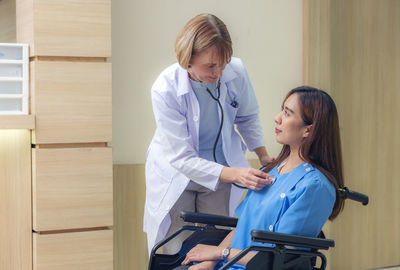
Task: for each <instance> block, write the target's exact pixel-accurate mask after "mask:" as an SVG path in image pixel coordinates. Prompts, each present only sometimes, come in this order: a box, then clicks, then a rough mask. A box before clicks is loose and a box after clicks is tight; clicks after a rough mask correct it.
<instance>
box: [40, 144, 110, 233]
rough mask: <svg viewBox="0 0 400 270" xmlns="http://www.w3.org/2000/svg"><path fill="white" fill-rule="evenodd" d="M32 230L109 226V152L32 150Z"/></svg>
mask: <svg viewBox="0 0 400 270" xmlns="http://www.w3.org/2000/svg"><path fill="white" fill-rule="evenodd" d="M32 181H33V182H32V199H33V200H32V211H33V230H35V231H49V230H63V229H76V228H92V227H103V226H111V225H113V181H112V150H111V148H109V147H99V148H63V149H44V148H43V149H33V150H32Z"/></svg>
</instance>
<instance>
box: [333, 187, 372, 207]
mask: <svg viewBox="0 0 400 270" xmlns="http://www.w3.org/2000/svg"><path fill="white" fill-rule="evenodd" d="M338 191H339V193H340V195H341V196H342V197H343V198H345V199H350V200H353V201H357V202H360V203H362V204H363V205H367V204H368V202H369V198H368V196H367V195H365V194H362V193H359V192H355V191H352V190H350V189H348V188H347V187H344V188H339V189H338Z"/></svg>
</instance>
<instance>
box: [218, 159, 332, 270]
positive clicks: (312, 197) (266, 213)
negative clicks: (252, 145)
mask: <svg viewBox="0 0 400 270" xmlns="http://www.w3.org/2000/svg"><path fill="white" fill-rule="evenodd" d="M269 174H270V175H273V176H275V182H274V183H273V184H272V185H271V186H269V187H265V188H263V189H262V190H259V191H254V190H249V191H248V192H247V195H246V197H245V198H244V200H243V201H242V203H241V204H240V205H239V206H238V207H237V208H236V215H237V216H238V217H239V220H238V224H237V227H236V231H235V235H234V237H233V240H232V245H231V247H232V248H235V249H241V250H242V249H245V248H246V247H248V246H250V245H258V246H271V244H262V243H258V242H252V241H251V236H250V232H251V230H266V231H271V232H279V233H287V234H295V235H301V236H309V237H316V236H317V235H318V234H319V232H320V231H321V229H322V227H323V226H324V224H325V222H326V221H327V219H328V218H329V216H330V214H331V212H332V209H333V206H334V204H335V200H336V192H335V187H334V186H333V184H332V183H331V182H330V181H329V180H328V179H327V178H326V177H325V175H323V174H322V173H321V172H320V171H319V170H318V169H316V168H314V167H313V166H311V165H310V164H308V163H303V164H301V165H299V166H297V167H296V168H295V169H293V170H292V171H290V172H288V173H285V174H282V175H279V174H278V169H277V167H275V168H273V169H272V170H271V171H270V172H269ZM220 266H221V265H220V264H219V265H218V266H217V267H216V268H215V269H218V268H219V267H220ZM229 269H245V267H244V266H240V265H234V266H233V267H231V268H229Z"/></svg>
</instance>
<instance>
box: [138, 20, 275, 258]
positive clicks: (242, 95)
mask: <svg viewBox="0 0 400 270" xmlns="http://www.w3.org/2000/svg"><path fill="white" fill-rule="evenodd" d="M232 52H233V50H232V42H231V38H230V35H229V33H228V30H227V28H226V26H225V24H224V23H223V22H222V21H221V20H220V19H218V18H217V17H216V16H214V15H211V14H200V15H197V16H196V17H194V18H193V19H191V20H190V21H189V22H188V23H187V24H186V25H185V27H184V28H183V29H182V31H181V32H180V33H179V34H178V36H177V39H176V41H175V53H176V56H177V59H178V63H176V64H174V65H172V66H170V67H168V68H167V69H165V70H164V71H163V72H162V73H161V74H160V75H159V77H158V78H157V79H156V81H155V83H154V84H153V86H152V89H151V97H152V103H153V111H154V116H155V120H156V125H157V128H156V131H155V134H154V137H153V139H152V141H151V143H150V146H149V149H148V152H147V159H146V204H145V211H144V231H145V232H146V233H147V241H148V249H149V252H150V251H151V249H152V247H153V246H154V245H155V244H156V243H157V242H158V241H160V240H161V239H163V238H165V237H166V236H167V235H170V234H172V233H173V232H174V231H176V230H177V229H179V228H180V227H181V226H183V225H184V223H183V222H182V221H181V219H180V218H179V212H180V211H181V210H187V211H196V212H203V213H210V214H219V215H229V214H233V211H234V209H235V208H236V206H237V205H238V203H239V201H240V199H241V197H242V193H243V189H240V188H238V187H236V186H234V185H232V183H238V184H240V185H242V186H245V187H247V188H250V189H253V190H260V189H262V188H263V187H264V186H266V185H268V184H270V183H271V178H272V177H271V176H269V175H268V174H266V173H265V172H262V171H260V170H257V169H253V168H249V167H250V166H249V164H248V162H247V160H246V158H245V155H244V154H245V151H246V148H248V149H249V150H250V151H254V152H255V153H256V154H257V156H258V158H259V160H260V162H261V164H262V165H266V164H267V163H268V162H271V161H272V160H273V159H272V158H270V157H269V156H268V154H267V151H266V149H265V147H264V138H263V134H262V129H261V125H260V122H259V118H258V105H257V101H256V97H255V94H254V91H253V88H252V86H251V83H250V80H249V77H248V75H247V71H246V69H245V67H244V66H243V63H242V61H241V60H240V59H238V58H232ZM235 126H236V128H237V130H238V131H239V133H240V135H241V136H242V138H243V139H244V142H245V143H244V142H243V141H242V139H241V137H240V136H239V134H238V133H237V131H236V129H235ZM180 236H181V237H180V238H176V240H175V242H172V243H170V245H168V246H166V247H164V252H166V253H175V252H176V251H178V250H179V247H180V245H181V242H182V241H183V239H185V238H186V237H187V235H182V234H181V235H180Z"/></svg>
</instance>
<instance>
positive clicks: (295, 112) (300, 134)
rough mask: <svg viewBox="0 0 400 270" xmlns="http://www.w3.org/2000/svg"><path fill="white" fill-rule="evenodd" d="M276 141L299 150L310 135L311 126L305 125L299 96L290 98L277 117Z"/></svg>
mask: <svg viewBox="0 0 400 270" xmlns="http://www.w3.org/2000/svg"><path fill="white" fill-rule="evenodd" d="M274 120H275V123H276V126H275V133H276V141H277V142H278V143H280V144H286V145H289V146H290V148H291V149H298V148H299V147H300V145H301V143H302V141H303V139H304V138H305V137H307V136H308V134H309V129H310V126H309V125H304V122H303V119H302V117H301V108H300V102H299V98H298V95H297V94H293V95H291V96H289V97H288V98H287V99H286V101H285V103H284V104H283V108H282V111H281V112H280V113H278V114H277V115H276V116H275V119H274Z"/></svg>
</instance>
